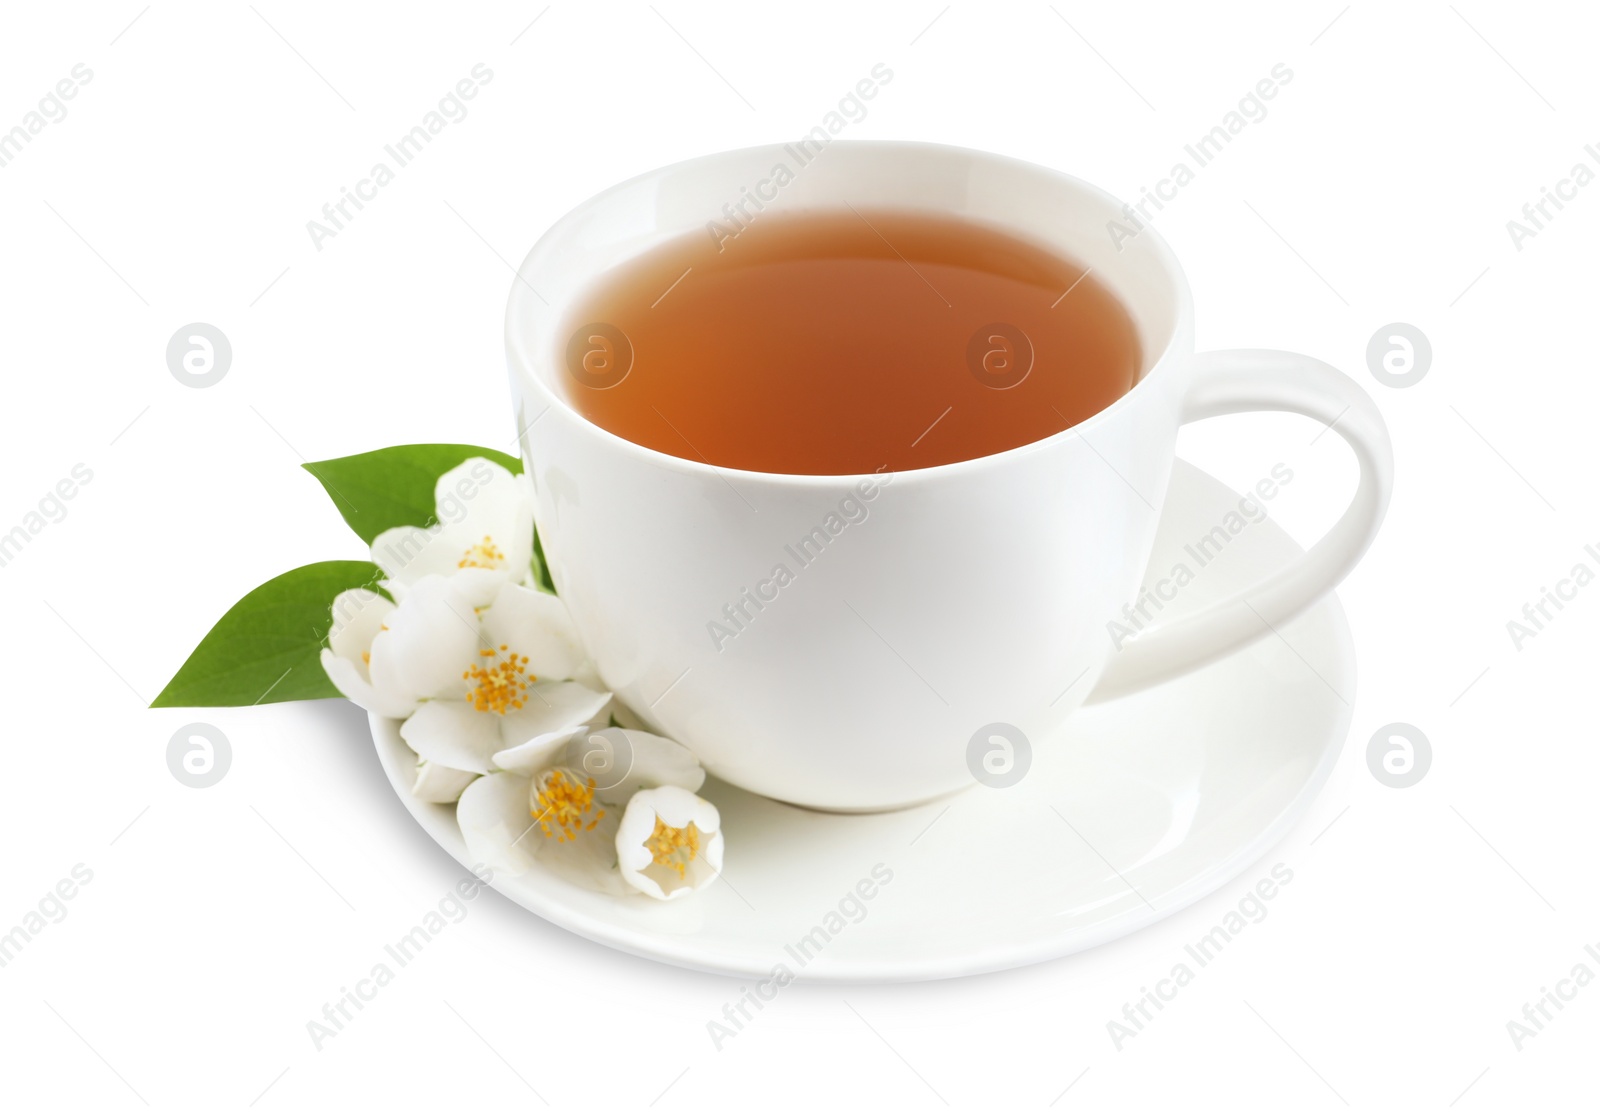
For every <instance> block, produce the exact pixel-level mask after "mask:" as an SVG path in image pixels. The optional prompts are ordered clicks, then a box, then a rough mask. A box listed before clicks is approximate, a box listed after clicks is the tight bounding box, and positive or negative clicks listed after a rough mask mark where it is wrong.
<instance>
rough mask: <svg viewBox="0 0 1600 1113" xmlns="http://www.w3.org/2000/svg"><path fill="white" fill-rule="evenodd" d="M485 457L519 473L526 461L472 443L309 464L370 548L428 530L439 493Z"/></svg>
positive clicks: (410, 447)
mask: <svg viewBox="0 0 1600 1113" xmlns="http://www.w3.org/2000/svg"><path fill="white" fill-rule="evenodd" d="M474 456H482V457H483V458H484V459H486V460H492V461H493V462H494V463H496V464H499V465H500V466H501V467H503V468H505V469H506V470H507V471H510V472H511V473H513V474H517V473H519V472H521V471H522V461H521V460H518V459H517V458H516V457H514V456H508V455H506V454H505V453H504V452H496V451H495V450H494V449H492V448H479V447H477V446H475V445H470V444H401V445H395V446H394V447H393V448H380V449H378V450H377V451H375V452H363V453H361V454H359V455H357V456H341V457H339V458H338V459H336V460H318V461H317V462H315V463H310V464H305V465H303V466H304V468H305V469H306V471H308V472H310V473H311V474H312V475H314V476H316V477H317V479H318V481H319V482H320V483H321V484H322V486H323V488H324V489H325V490H326V491H327V492H328V495H329V497H331V498H332V499H333V502H334V505H335V506H337V507H338V508H339V513H340V514H342V515H343V516H344V520H345V522H346V523H348V524H349V526H350V528H351V529H353V530H355V531H356V535H357V536H359V537H360V538H361V540H363V541H365V542H366V543H367V544H368V545H370V544H372V541H373V538H375V537H377V536H378V534H380V533H382V532H383V531H384V530H386V529H393V528H394V527H395V526H426V525H431V524H432V523H433V520H434V501H433V488H434V486H435V484H437V483H438V481H439V477H440V476H441V475H443V474H444V473H445V472H447V471H449V470H450V469H451V468H453V467H455V466H456V465H457V464H459V463H461V462H462V461H464V460H470V459H472V458H473V457H474Z"/></svg>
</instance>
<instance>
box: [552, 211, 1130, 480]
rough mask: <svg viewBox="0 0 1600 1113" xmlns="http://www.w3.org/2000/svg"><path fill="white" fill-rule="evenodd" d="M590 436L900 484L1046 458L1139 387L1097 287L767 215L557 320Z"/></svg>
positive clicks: (916, 230) (893, 223)
mask: <svg viewBox="0 0 1600 1113" xmlns="http://www.w3.org/2000/svg"><path fill="white" fill-rule="evenodd" d="M562 336H563V338H564V339H565V338H567V337H570V340H569V341H568V342H567V343H566V346H565V351H564V353H563V355H564V356H565V361H564V362H565V373H564V374H563V375H562V380H563V382H562V386H563V387H564V391H565V394H566V396H567V397H568V399H569V400H570V401H571V402H572V404H573V406H574V407H575V408H576V409H577V410H578V411H579V412H580V413H581V414H583V415H584V416H585V417H587V418H588V419H589V420H590V421H593V422H594V423H595V424H597V425H599V426H601V427H603V428H605V429H608V430H610V431H611V432H613V433H616V434H617V435H618V436H621V437H625V438H626V439H628V440H630V441H634V442H635V443H637V444H641V445H645V446H647V447H649V448H654V449H657V450H659V451H661V452H665V453H670V454H671V455H674V456H680V457H683V458H685V459H690V460H701V461H704V462H706V463H710V464H715V465H717V466H719V467H727V468H742V469H748V470H751V471H764V472H780V473H788V474H811V475H851V474H859V473H867V472H875V471H880V470H888V471H901V470H905V469H910V468H924V467H931V466H934V465H938V464H948V463H952V462H954V461H958V460H969V459H974V458H977V457H980V456H987V455H990V454H992V453H996V452H1003V451H1005V450H1007V449H1011V448H1016V447H1018V446H1020V445H1024V444H1028V443H1030V442H1032V441H1037V440H1041V439H1043V438H1045V437H1048V436H1051V435H1053V434H1055V433H1059V432H1061V431H1062V430H1063V429H1065V428H1067V427H1069V426H1072V425H1075V424H1077V423H1078V422H1080V421H1082V420H1084V419H1085V418H1087V417H1090V416H1092V415H1093V414H1095V413H1097V412H1099V411H1100V410H1102V409H1104V408H1105V407H1106V406H1108V405H1110V404H1111V403H1112V402H1114V401H1116V400H1117V399H1118V398H1120V397H1121V396H1122V395H1123V394H1125V393H1126V392H1127V391H1128V390H1129V388H1130V387H1131V386H1132V385H1133V383H1134V382H1135V380H1136V378H1137V376H1138V374H1139V368H1140V359H1141V353H1140V348H1139V339H1138V335H1137V332H1136V330H1135V326H1134V323H1133V321H1132V320H1131V318H1130V317H1129V315H1128V312H1127V310H1126V309H1125V308H1124V307H1123V306H1122V304H1121V303H1120V302H1119V301H1118V300H1117V298H1116V297H1115V296H1113V295H1112V293H1111V292H1110V291H1109V290H1108V289H1106V287H1105V286H1104V285H1102V284H1101V282H1100V281H1099V280H1098V279H1097V278H1096V276H1095V275H1094V274H1093V273H1086V272H1085V269H1084V268H1083V266H1081V265H1080V264H1078V263H1077V262H1075V261H1073V260H1072V259H1070V258H1065V257H1063V256H1061V255H1058V254H1055V253H1052V252H1050V251H1048V250H1045V249H1044V248H1042V247H1040V246H1038V245H1035V244H1032V243H1029V242H1027V241H1024V240H1021V239H1017V238H1014V237H1012V236H1010V235H1008V234H1006V233H1003V232H1000V231H998V230H996V229H994V228H990V227H985V226H982V225H976V224H971V223H967V222H964V221H961V220H959V219H954V218H951V217H947V216H932V215H927V214H919V213H912V212H886V211H878V210H865V209H863V210H859V211H857V210H853V209H849V208H846V209H843V210H840V211H837V212H835V211H821V212H814V213H802V214H794V213H785V214H779V213H765V214H760V215H758V216H756V218H755V219H754V220H752V221H751V222H750V223H749V224H748V225H746V226H745V227H744V228H743V230H742V231H740V232H739V234H738V235H737V236H728V235H723V236H722V237H721V238H720V242H719V241H718V239H717V238H716V237H714V236H713V235H712V234H711V233H709V232H707V233H696V234H693V235H690V236H686V237H684V238H682V239H679V240H675V241H673V242H671V243H668V244H666V245H664V246H662V247H660V248H658V249H656V250H655V251H653V252H651V253H648V254H645V255H641V256H640V257H638V258H636V259H633V260H631V261H630V262H629V263H627V264H626V265H624V266H622V267H620V268H618V269H616V270H614V271H613V272H611V273H610V274H608V275H606V276H605V278H604V279H603V280H602V281H601V282H600V283H599V284H598V285H597V286H596V287H595V288H594V289H592V290H591V291H589V292H588V294H587V296H586V297H584V298H583V299H582V300H581V301H580V302H579V303H578V304H577V305H576V306H575V307H574V309H573V310H572V311H571V312H570V313H569V314H568V315H567V323H566V325H565V326H564V331H563V333H562Z"/></svg>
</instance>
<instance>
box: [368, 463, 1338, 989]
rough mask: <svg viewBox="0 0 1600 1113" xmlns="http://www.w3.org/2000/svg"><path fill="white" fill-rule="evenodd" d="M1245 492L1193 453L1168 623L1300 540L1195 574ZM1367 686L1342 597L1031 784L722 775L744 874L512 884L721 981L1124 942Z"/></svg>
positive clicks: (589, 927) (1242, 552)
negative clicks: (898, 804)
mask: <svg viewBox="0 0 1600 1113" xmlns="http://www.w3.org/2000/svg"><path fill="white" fill-rule="evenodd" d="M1238 502H1239V496H1238V495H1237V494H1235V493H1234V492H1232V491H1230V490H1229V489H1228V488H1227V487H1225V486H1224V485H1223V484H1221V483H1219V482H1218V481H1217V480H1215V479H1212V478H1211V477H1210V476H1208V475H1206V474H1205V473H1204V472H1202V471H1200V470H1199V469H1197V468H1195V467H1193V466H1191V465H1188V464H1185V463H1183V462H1182V461H1179V462H1178V465H1177V470H1176V471H1175V472H1174V474H1173V479H1172V489H1171V492H1170V494H1169V495H1168V498H1167V505H1166V510H1165V513H1164V515H1163V517H1162V522H1161V530H1160V536H1159V537H1158V538H1157V541H1156V547H1155V555H1154V556H1153V558H1152V560H1151V564H1150V567H1151V568H1152V569H1153V570H1156V576H1155V578H1156V579H1160V578H1162V577H1165V576H1167V575H1169V574H1170V573H1171V570H1172V568H1173V566H1174V565H1175V564H1176V563H1178V562H1179V561H1180V560H1181V561H1184V562H1186V563H1188V564H1189V565H1190V567H1191V569H1195V570H1196V571H1197V576H1196V578H1195V580H1194V582H1193V583H1190V584H1189V585H1188V586H1187V587H1185V588H1184V589H1183V590H1182V592H1180V594H1179V596H1178V598H1177V599H1176V600H1175V601H1174V602H1173V603H1169V604H1167V608H1166V611H1165V612H1164V613H1163V617H1166V616H1168V615H1171V614H1175V613H1183V612H1186V611H1189V610H1193V609H1196V608H1198V607H1200V606H1201V605H1203V604H1204V603H1206V602H1209V601H1211V600H1212V599H1215V598H1217V597H1220V596H1223V595H1226V594H1229V593H1231V592H1232V591H1234V590H1237V589H1239V588H1241V587H1243V586H1246V585H1248V584H1249V583H1252V582H1254V581H1256V580H1258V579H1259V578H1260V577H1261V576H1262V574H1263V573H1264V572H1267V571H1269V570H1271V569H1273V568H1276V567H1279V566H1281V565H1282V564H1284V563H1285V562H1287V561H1288V560H1290V559H1291V558H1292V557H1294V556H1295V555H1297V554H1298V553H1299V552H1300V550H1299V548H1298V546H1296V545H1295V543H1294V542H1293V541H1292V540H1290V539H1289V537H1288V535H1286V534H1285V533H1284V532H1283V531H1282V530H1280V529H1279V528H1278V527H1277V526H1276V525H1275V524H1274V523H1273V522H1271V521H1270V520H1263V521H1260V522H1256V523H1254V524H1252V525H1250V526H1248V527H1247V528H1246V529H1245V530H1244V531H1243V532H1242V533H1240V534H1238V535H1237V536H1236V537H1234V538H1233V540H1232V541H1231V542H1230V543H1229V544H1228V545H1227V546H1226V548H1224V549H1223V551H1222V552H1221V554H1220V555H1218V556H1217V557H1216V558H1215V559H1214V560H1213V561H1212V562H1211V563H1209V564H1207V565H1205V566H1204V568H1201V569H1196V568H1195V564H1196V562H1195V560H1194V559H1193V557H1191V556H1187V555H1186V554H1185V553H1184V546H1185V545H1186V544H1188V543H1190V542H1193V541H1195V540H1196V539H1198V538H1200V537H1201V536H1203V535H1205V534H1206V533H1208V532H1209V531H1210V530H1211V529H1212V528H1213V527H1214V526H1216V525H1218V524H1219V523H1221V521H1222V519H1223V518H1224V516H1225V515H1226V514H1227V513H1228V511H1230V510H1232V509H1234V508H1235V507H1237V505H1238ZM1067 679H1070V678H1063V683H1065V681H1066V680H1067ZM1354 698H1355V657H1354V650H1353V647H1352V644H1351V639H1350V630H1349V627H1348V625H1347V624H1346V622H1345V619H1344V614H1343V612H1342V611H1341V610H1340V607H1339V604H1338V602H1337V601H1336V600H1335V599H1334V598H1333V597H1332V596H1329V597H1328V598H1326V599H1324V600H1323V601H1322V602H1321V603H1319V604H1318V605H1317V606H1315V607H1314V608H1312V609H1311V610H1310V611H1308V612H1307V613H1306V614H1304V615H1302V616H1301V617H1300V618H1298V619H1296V620H1295V621H1293V622H1291V623H1288V624H1285V625H1283V626H1282V627H1280V628H1279V631H1278V634H1272V633H1268V634H1266V636H1265V637H1263V638H1262V639H1261V640H1259V641H1257V642H1256V643H1254V644H1253V645H1251V646H1250V647H1248V648H1246V649H1244V650H1242V651H1240V652H1239V653H1237V654H1235V655H1234V656H1233V657H1231V658H1228V659H1227V660H1224V661H1220V662H1218V663H1216V664H1214V665H1211V666H1209V667H1207V668H1205V669H1202V670H1201V671H1199V672H1196V673H1192V674H1190V675H1189V676H1186V677H1182V678H1180V679H1178V680H1175V681H1172V682H1170V683H1168V684H1166V685H1163V686H1161V687H1159V688H1157V689H1154V690H1151V691H1147V692H1143V693H1140V694H1137V695H1134V696H1129V697H1127V698H1124V699H1121V700H1116V701H1113V702H1109V703H1104V704H1100V705H1097V706H1091V707H1088V708H1084V709H1082V710H1080V711H1079V712H1078V713H1077V714H1076V715H1075V716H1074V717H1073V718H1072V720H1071V723H1070V724H1069V726H1068V729H1067V730H1066V732H1065V733H1064V735H1063V736H1062V737H1059V738H1053V739H1035V740H1033V744H1032V748H1033V764H1032V767H1031V769H1030V770H1029V771H1028V773H1027V775H1026V776H1025V777H1024V779H1023V780H1022V781H1021V782H1020V783H1019V784H1016V785H1014V786H1012V787H1010V788H988V787H984V786H981V785H980V786H975V787H973V788H971V789H969V790H967V791H966V792H963V793H961V794H959V795H957V796H955V797H953V798H948V799H946V800H942V801H938V802H935V803H932V804H926V805H923V806H922V807H918V808H912V809H909V810H906V811H900V812H893V813H889V814H879V815H835V814H826V813H821V812H813V811H806V810H804V809H801V808H796V807H792V806H790V805H787V804H780V803H777V802H775V801H772V800H768V799H765V798H763V797H758V796H753V795H751V794H750V793H747V792H744V791H742V790H740V789H736V788H733V787H732V786H730V785H726V784H722V783H720V782H717V781H715V780H713V781H708V782H707V784H706V788H705V790H704V795H705V796H706V797H707V798H709V799H710V800H711V801H713V802H714V803H715V804H716V805H717V807H718V808H719V809H721V812H722V826H723V830H724V831H725V832H726V834H727V857H726V868H725V878H726V883H720V882H719V883H718V884H715V885H713V886H712V887H711V888H709V889H707V890H704V891H703V892H701V893H699V894H696V895H695V896H693V897H690V898H688V899H684V900H679V901H675V902H673V903H670V904H664V903H660V902H656V901H652V900H650V899H648V898H646V897H642V896H639V897H628V898H619V897H614V896H608V895H604V894H601V893H596V892H590V891H588V890H585V889H581V888H578V887H576V886H574V885H573V884H571V883H570V882H567V881H564V880H562V879H561V878H558V877H554V876H552V875H550V874H548V873H545V872H542V871H541V869H540V868H539V867H537V866H536V867H535V868H534V869H533V870H532V871H531V872H529V873H527V874H524V875H523V876H521V877H514V878H496V879H495V882H494V887H495V888H497V889H499V890H500V891H501V892H502V893H504V894H505V895H506V896H508V897H510V898H511V899H512V900H514V901H516V902H517V903H518V904H520V905H522V906H523V907H524V908H527V909H529V910H530V911H533V912H535V913H537V914H539V915H540V916H543V917H544V918H545V919H547V920H550V921H551V922H553V923H556V924H559V925H561V926H562V927H565V928H567V929H569V930H571V931H574V932H577V933H578V934H579V935H583V936H587V937H588V938H590V939H594V940H596V941H598V942H601V943H605V944H607V945H609V946H612V947H616V948H618V949H620V950H624V951H629V952H632V953H634V954H638V955H644V956H646V957H648V958H654V959H659V960H660V961H662V962H669V963H674V964H676V965H680V966H687V967H692V968H696V969H701V970H709V971H712V972H715V973H720V974H732V975H737V976H742V977H752V978H758V979H768V978H769V977H771V976H772V974H773V972H774V969H775V968H776V967H777V966H778V965H779V964H780V963H781V964H782V965H783V966H784V967H786V968H787V970H788V971H789V974H790V975H792V976H794V977H796V978H805V979H811V980H819V981H835V982H886V981H913V980H920V979H926V978H945V977H954V976H957V975H962V974H975V973H980V972H983V971H989V970H1001V969H1006V968H1008V967H1013V966H1022V965H1026V964H1028V963H1033V962H1040V961H1043V960H1045V959H1050V958H1056V957H1059V956H1061V955H1067V954H1071V953H1073V952H1075V951H1081V950H1084V949H1085V948H1088V947H1093V946H1096V945H1098V944H1100V943H1104V942H1107V941H1109V940H1112V939H1115V938H1117V937H1119V936H1122V935H1126V934H1128V933H1129V932H1131V931H1135V930H1137V929H1139V928H1141V927H1144V926H1145V925H1147V924H1150V923H1153V922H1154V921H1156V920H1159V919H1161V918H1163V917H1165V916H1168V915H1171V914H1172V913H1174V912H1176V911H1178V910H1179V909H1181V908H1183V907H1185V906H1186V905H1188V904H1190V903H1192V902H1194V901H1196V900H1198V899H1199V898H1201V897H1203V896H1205V895H1206V894H1208V893H1210V892H1212V891H1213V890H1215V889H1217V888H1218V887H1220V886H1221V885H1223V884H1225V883H1226V882H1228V881H1229V880H1231V879H1232V878H1234V877H1236V876H1238V874H1239V873H1241V872H1242V871H1243V870H1244V869H1245V868H1247V867H1248V866H1249V865H1250V864H1251V863H1252V862H1254V861H1255V860H1256V859H1257V858H1259V857H1260V856H1261V855H1263V854H1265V853H1266V851H1267V850H1269V849H1270V848H1271V847H1272V846H1273V845H1274V844H1276V843H1277V842H1278V841H1279V840H1280V839H1281V838H1283V836H1284V835H1285V834H1286V833H1287V832H1288V831H1289V829H1290V828H1291V827H1293V826H1294V824H1295V823H1297V822H1298V821H1299V819H1300V818H1301V816H1303V815H1304V814H1305V812H1306V810H1307V808H1308V807H1309V806H1310V804H1311V802H1312V800H1313V799H1314V798H1315V796H1316V794H1317V792H1318V791H1319V790H1320V789H1321V787H1322V785H1323V782H1324V781H1325V780H1326V779H1327V777H1328V774H1329V773H1330V772H1331V770H1332V767H1333V763H1334V760H1335V759H1336V758H1337V756H1338V753H1339V748H1340V746H1341V745H1342V744H1343V742H1344V738H1345V733H1346V731H1347V729H1348V727H1349V723H1350V714H1351V701H1353V700H1354ZM372 733H373V738H374V740H375V742H376V743H377V747H378V756H379V758H380V760H381V761H382V763H383V766H384V769H385V771H386V772H387V773H388V775H389V780H390V781H391V783H392V784H393V785H394V788H395V791H396V792H398V793H399V794H400V797H401V799H402V800H404V801H405V803H406V806H407V807H408V808H410V809H411V813H412V815H414V816H415V817H416V819H417V822H418V823H420V824H422V826H423V828H424V829H425V830H426V831H427V832H428V833H429V834H430V835H432V836H433V837H434V839H435V840H437V841H438V843H439V845H440V846H442V847H444V848H445V850H447V851H449V852H450V854H452V855H453V856H454V857H455V858H456V859H457V860H458V861H460V862H461V863H462V864H463V865H466V866H469V867H470V865H471V863H470V862H469V861H468V860H467V850H466V845H465V843H464V842H463V840H462V838H461V834H460V832H459V830H458V829H457V827H456V823H455V815H454V807H453V806H444V805H438V804H426V803H423V802H421V801H419V800H417V799H415V798H414V797H413V796H412V795H411V792H410V782H411V778H412V776H413V775H414V768H415V758H414V756H413V755H412V753H411V751H410V750H409V749H407V748H406V746H405V744H404V743H403V742H402V741H401V740H400V735H399V730H398V724H397V723H396V722H394V721H392V720H385V719H378V718H374V719H373V720H372ZM875 866H876V867H878V869H877V877H876V878H875V877H874V867H875ZM885 871H887V872H888V873H889V874H891V875H892V879H891V880H889V881H888V882H887V883H886V884H885V883H883V882H882V880H881V879H882V877H883V875H884V873H885ZM863 883H865V884H863ZM858 885H862V890H863V892H865V891H871V892H872V894H873V895H872V896H871V898H870V899H863V898H862V895H861V894H860V893H857V887H858ZM806 940H809V942H806ZM781 977H782V975H780V978H781Z"/></svg>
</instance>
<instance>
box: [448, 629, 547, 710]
mask: <svg viewBox="0 0 1600 1113" xmlns="http://www.w3.org/2000/svg"><path fill="white" fill-rule="evenodd" d="M507 648H508V647H506V646H503V645H502V646H501V647H500V649H499V651H498V653H497V652H496V651H495V650H493V649H480V650H478V655H479V656H480V657H494V656H498V655H500V654H504V653H506V650H507ZM461 679H463V680H470V681H472V682H473V683H474V684H475V685H477V686H476V687H475V688H473V689H472V690H471V691H469V692H468V693H467V702H468V703H470V704H471V705H472V708H473V710H475V711H494V712H498V713H499V714H501V715H504V714H505V713H506V712H507V711H516V710H518V709H519V708H521V707H522V705H523V704H524V703H526V702H527V701H526V700H525V699H524V698H523V697H524V694H525V693H526V692H527V690H528V685H529V684H531V683H532V682H533V681H535V680H537V679H539V678H538V677H536V676H534V675H533V674H531V673H530V672H528V659H527V658H526V657H518V656H517V655H516V654H515V653H512V654H511V655H510V656H502V657H501V659H500V662H499V664H495V665H490V666H489V667H487V668H485V667H484V666H483V665H481V664H476V663H475V664H473V666H472V667H471V668H469V669H468V670H467V671H466V672H464V673H462V674H461Z"/></svg>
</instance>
